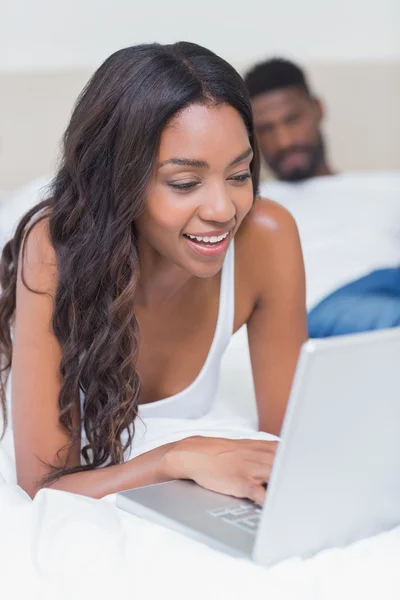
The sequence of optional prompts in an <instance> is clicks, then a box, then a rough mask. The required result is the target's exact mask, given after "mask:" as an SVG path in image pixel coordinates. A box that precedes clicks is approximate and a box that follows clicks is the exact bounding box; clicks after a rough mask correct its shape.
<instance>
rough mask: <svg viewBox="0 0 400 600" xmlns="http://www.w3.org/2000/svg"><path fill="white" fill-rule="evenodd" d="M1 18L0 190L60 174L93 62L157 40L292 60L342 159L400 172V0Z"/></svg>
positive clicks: (130, 5)
mask: <svg viewBox="0 0 400 600" xmlns="http://www.w3.org/2000/svg"><path fill="white" fill-rule="evenodd" d="M155 7H156V9H155ZM0 14H1V15H2V18H1V19H0V189H11V188H13V187H16V186H18V185H20V184H22V183H24V182H26V181H29V180H30V179H32V178H34V177H37V176H41V175H43V174H47V173H48V172H51V171H52V170H53V169H54V166H55V164H56V159H57V153H58V147H59V140H60V138H61V135H62V132H63V130H64V129H65V126H66V124H67V122H68V118H69V115H70V112H71V108H72V105H73V102H74V100H75V98H76V96H77V94H78V93H79V91H80V90H81V88H82V86H83V85H84V83H85V82H86V81H87V79H88V77H89V76H90V74H91V72H93V70H94V68H95V67H96V66H98V64H99V63H100V62H101V61H102V60H103V59H104V58H106V57H107V56H108V55H109V54H110V53H111V52H113V51H114V50H116V49H118V48H120V47H123V46H126V45H129V44H132V43H138V42H144V41H146V42H147V41H152V40H157V41H161V42H171V41H174V40H177V39H189V40H192V41H196V42H198V43H201V44H204V45H206V46H209V47H210V48H212V49H213V50H215V51H216V52H218V53H220V54H221V55H222V56H224V57H225V58H227V59H228V60H229V61H231V62H232V63H233V64H234V66H235V67H236V68H238V69H239V70H240V71H243V70H244V69H245V68H247V67H248V66H249V65H250V64H252V63H253V61H255V60H258V59H261V58H264V57H265V56H267V55H271V54H284V55H285V56H289V57H294V58H295V59H296V60H299V61H300V62H301V63H302V64H304V65H305V67H306V68H307V70H308V71H309V72H310V74H311V80H312V82H313V84H314V87H315V89H316V91H317V92H318V93H320V94H321V95H322V97H323V98H324V99H325V101H326V104H327V107H328V117H327V121H326V126H325V129H326V132H327V134H328V137H329V147H330V153H331V155H332V159H333V163H334V165H335V167H337V168H338V169H344V170H359V169H400V116H399V115H400V113H399V111H398V106H399V105H400V0H380V1H379V0H334V1H333V0H332V2H327V1H326V0H279V1H278V2H276V1H275V2H271V1H270V0H264V1H259V0H248V1H247V2H246V3H238V0H236V2H234V1H233V0H230V1H229V2H228V1H227V0H219V1H218V2H216V1H215V0H202V2H198V3H195V4H193V3H192V5H190V6H189V5H188V2H187V0H169V2H163V3H161V2H160V1H158V2H157V3H155V2H153V3H144V2H140V3H139V2H138V1H137V0H113V1H111V0H107V1H106V0H80V1H78V0H68V2H64V1H63V2H60V1H57V0H35V1H34V2H33V1H32V0H9V1H5V0H0Z"/></svg>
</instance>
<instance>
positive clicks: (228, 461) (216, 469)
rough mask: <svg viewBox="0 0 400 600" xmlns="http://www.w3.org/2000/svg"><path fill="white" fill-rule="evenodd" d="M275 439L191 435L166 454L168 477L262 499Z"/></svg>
mask: <svg viewBox="0 0 400 600" xmlns="http://www.w3.org/2000/svg"><path fill="white" fill-rule="evenodd" d="M277 445H278V442H271V441H262V440H248V439H244V440H243V439H241V440H231V439H224V438H208V437H200V436H196V437H190V438H187V439H185V440H182V441H180V442H177V443H175V444H173V445H172V447H171V448H170V449H169V450H168V452H167V453H166V454H165V462H166V470H167V473H168V478H172V479H192V480H193V481H195V482H196V483H198V484H199V485H201V486H202V487H204V488H207V489H209V490H213V491H215V492H219V493H221V494H228V495H230V496H236V497H237V498H248V499H250V500H253V501H254V502H256V503H257V504H259V505H260V506H262V504H263V503H264V499H265V487H264V485H265V484H266V483H267V482H268V480H269V477H270V474H271V469H272V464H273V462H274V458H275V452H276V449H277Z"/></svg>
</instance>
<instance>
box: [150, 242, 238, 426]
mask: <svg viewBox="0 0 400 600" xmlns="http://www.w3.org/2000/svg"><path fill="white" fill-rule="evenodd" d="M234 314H235V251H234V243H233V242H232V243H231V244H230V246H229V248H228V252H227V254H226V257H225V261H224V264H223V267H222V274H221V286H220V297H219V308H218V318H217V326H216V328H215V333H214V339H213V341H212V343H211V347H210V351H209V353H208V356H207V358H206V361H205V363H204V365H203V368H202V369H201V371H200V373H199V374H198V376H197V377H196V379H195V380H194V381H193V382H192V383H191V384H190V385H189V386H188V387H187V388H186V389H184V390H182V391H181V392H178V393H177V394H174V395H173V396H170V397H169V398H165V399H164V400H157V401H156V402H149V403H148V404H141V405H140V406H139V417H140V418H141V419H143V420H146V419H148V418H151V417H157V418H158V417H163V418H175V419H176V418H182V419H197V418H198V417H201V416H202V415H204V414H206V413H207V412H208V411H209V410H210V408H211V406H212V403H213V400H214V398H215V396H216V394H217V390H218V383H219V372H220V365H221V358H222V355H223V353H224V351H225V350H226V347H227V345H228V343H229V340H230V339H231V337H232V334H233V323H234Z"/></svg>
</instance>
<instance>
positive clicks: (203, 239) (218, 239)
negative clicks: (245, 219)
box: [186, 233, 228, 244]
mask: <svg viewBox="0 0 400 600" xmlns="http://www.w3.org/2000/svg"><path fill="white" fill-rule="evenodd" d="M186 235H187V237H189V238H190V239H191V240H197V241H198V242H204V243H206V244H207V243H208V244H218V242H222V240H224V239H225V238H226V237H227V235H228V234H227V233H224V234H223V235H218V236H217V235H212V236H211V237H208V236H207V235H206V236H204V237H201V236H198V235H190V234H189V233H187V234H186Z"/></svg>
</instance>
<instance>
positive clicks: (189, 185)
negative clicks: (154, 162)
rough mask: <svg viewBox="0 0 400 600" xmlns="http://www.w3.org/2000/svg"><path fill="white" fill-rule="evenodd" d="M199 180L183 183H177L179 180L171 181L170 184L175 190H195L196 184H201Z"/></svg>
mask: <svg viewBox="0 0 400 600" xmlns="http://www.w3.org/2000/svg"><path fill="white" fill-rule="evenodd" d="M199 183H200V182H199V181H185V182H182V183H177V182H173V181H169V182H168V185H169V186H170V187H172V188H173V189H174V190H182V191H185V190H186V191H187V190H193V189H194V188H195V187H196V186H198V185H199Z"/></svg>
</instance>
